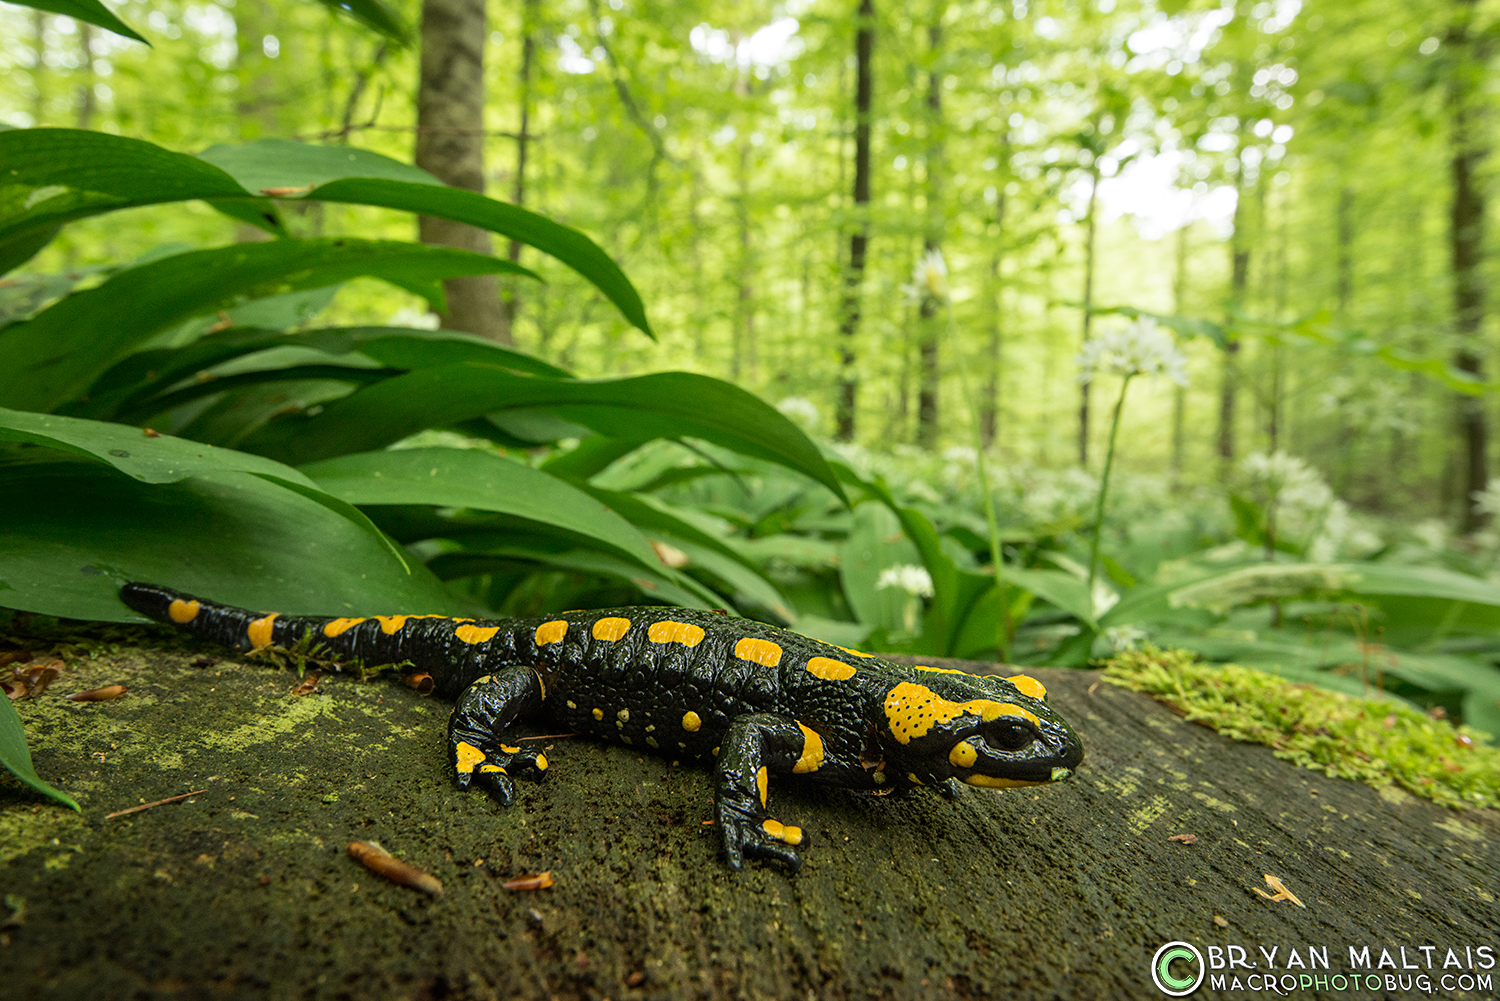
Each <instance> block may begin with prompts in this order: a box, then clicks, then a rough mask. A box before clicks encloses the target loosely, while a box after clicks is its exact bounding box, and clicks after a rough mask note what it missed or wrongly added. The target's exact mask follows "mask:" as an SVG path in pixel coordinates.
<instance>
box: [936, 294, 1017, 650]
mask: <svg viewBox="0 0 1500 1001" xmlns="http://www.w3.org/2000/svg"><path fill="white" fill-rule="evenodd" d="M947 304H948V341H949V343H951V344H952V345H953V359H954V361H956V362H957V363H958V382H959V385H960V386H961V387H962V388H963V392H964V401H965V402H966V403H967V404H968V405H969V420H970V422H971V423H972V425H973V429H974V466H975V470H976V472H977V473H978V474H979V491H980V493H982V494H983V495H984V521H985V524H986V525H987V526H988V527H989V530H990V562H991V563H993V564H994V566H995V593H996V598H997V600H998V604H999V607H1000V615H999V616H998V617H997V618H996V620H995V657H996V659H997V660H999V661H1001V662H1004V661H1005V659H1006V656H1007V655H1008V653H1009V647H1010V632H1011V622H1010V606H1009V605H1008V604H1007V603H1006V601H1005V562H1004V553H1003V552H1002V551H1001V548H1000V521H999V519H997V518H996V517H995V495H994V493H993V492H992V491H991V490H990V477H989V471H988V470H987V469H986V468H985V464H984V428H983V427H982V424H981V421H980V417H979V403H978V401H977V400H976V399H975V398H974V388H973V386H971V385H970V384H969V369H968V366H967V365H965V364H964V357H963V351H962V350H961V349H960V348H959V346H958V321H957V320H956V319H955V318H954V316H953V301H952V300H951V299H950V300H948V301H947Z"/></svg>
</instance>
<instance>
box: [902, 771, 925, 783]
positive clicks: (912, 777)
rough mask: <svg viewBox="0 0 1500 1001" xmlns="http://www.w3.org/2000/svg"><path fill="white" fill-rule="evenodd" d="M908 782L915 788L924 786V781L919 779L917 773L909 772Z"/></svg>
mask: <svg viewBox="0 0 1500 1001" xmlns="http://www.w3.org/2000/svg"><path fill="white" fill-rule="evenodd" d="M906 781H908V782H910V783H911V784H912V785H914V786H919V785H921V784H922V780H921V779H919V778H917V773H916V772H907V773H906Z"/></svg>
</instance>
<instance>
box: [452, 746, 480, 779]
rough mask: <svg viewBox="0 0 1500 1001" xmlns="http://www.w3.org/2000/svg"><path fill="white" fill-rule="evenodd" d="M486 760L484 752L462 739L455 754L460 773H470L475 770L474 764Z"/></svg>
mask: <svg viewBox="0 0 1500 1001" xmlns="http://www.w3.org/2000/svg"><path fill="white" fill-rule="evenodd" d="M483 761H484V752H483V751H481V750H480V749H479V748H477V747H475V746H474V745H473V744H470V743H468V742H467V741H463V740H460V741H459V742H458V747H457V749H456V754H455V756H454V762H455V766H456V767H457V768H458V774H460V775H468V774H469V773H470V772H472V771H474V766H475V765H477V764H481V763H482V762H483Z"/></svg>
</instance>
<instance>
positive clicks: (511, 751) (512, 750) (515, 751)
mask: <svg viewBox="0 0 1500 1001" xmlns="http://www.w3.org/2000/svg"><path fill="white" fill-rule="evenodd" d="M500 750H502V751H504V752H505V753H506V754H520V753H521V749H520V748H519V747H511V746H510V745H509V744H501V745H500Z"/></svg>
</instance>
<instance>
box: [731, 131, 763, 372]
mask: <svg viewBox="0 0 1500 1001" xmlns="http://www.w3.org/2000/svg"><path fill="white" fill-rule="evenodd" d="M738 165H739V166H738V170H737V171H736V174H735V182H736V188H737V189H738V197H737V198H736V199H735V206H734V224H735V229H736V231H737V232H738V235H739V250H740V253H739V268H738V271H739V282H738V284H739V291H738V293H737V298H736V302H735V321H734V358H733V359H732V361H731V363H730V366H729V371H730V377H731V378H733V379H736V380H737V379H739V378H740V377H741V375H742V374H748V375H749V376H750V377H751V378H754V376H755V370H756V366H757V362H758V359H757V357H756V350H755V286H754V284H753V283H752V276H753V274H754V271H755V265H754V261H753V259H752V258H753V254H754V244H753V240H752V236H751V232H750V140H749V137H742V138H741V140H740V149H739V160H738Z"/></svg>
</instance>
